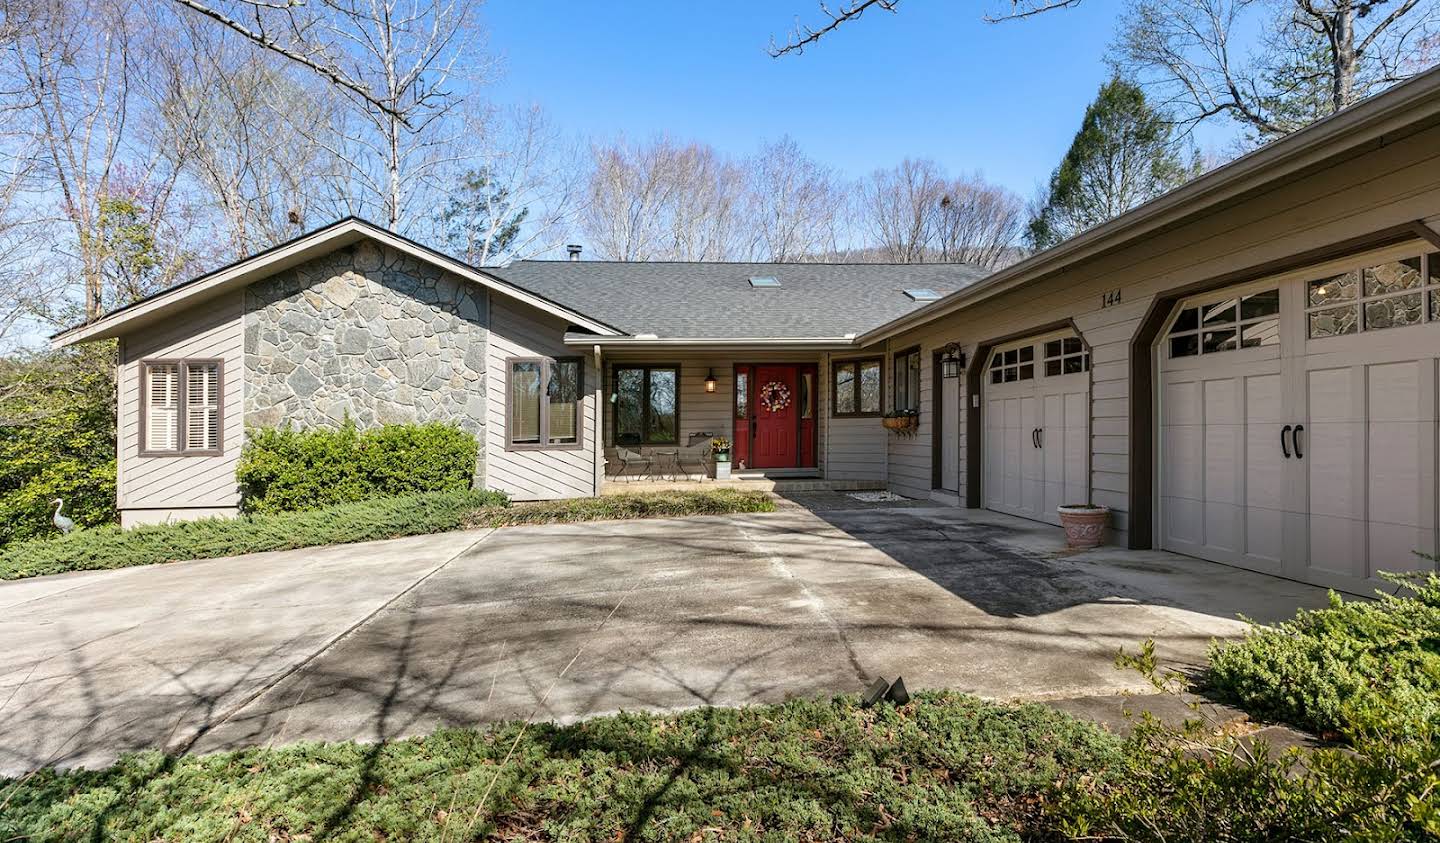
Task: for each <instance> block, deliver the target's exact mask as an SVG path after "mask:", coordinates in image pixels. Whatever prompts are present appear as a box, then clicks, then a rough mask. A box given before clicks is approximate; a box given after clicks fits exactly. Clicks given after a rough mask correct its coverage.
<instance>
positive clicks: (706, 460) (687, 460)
mask: <svg viewBox="0 0 1440 843" xmlns="http://www.w3.org/2000/svg"><path fill="white" fill-rule="evenodd" d="M686 464H689V465H697V466H699V467H700V471H699V474H700V476H701V477H702V478H703V477H709V476H710V441H709V440H708V439H707V440H706V441H704V442H699V443H696V444H694V445H689V446H687V447H684V448H681V449H680V453H679V454H678V455H677V456H676V457H675V465H676V467H677V468H679V469H680V473H681V474H685V473H686V472H685V466H686ZM687 476H688V475H687Z"/></svg>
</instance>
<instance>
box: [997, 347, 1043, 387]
mask: <svg viewBox="0 0 1440 843" xmlns="http://www.w3.org/2000/svg"><path fill="white" fill-rule="evenodd" d="M1034 379H1035V346H1033V345H1022V346H1020V347H1019V348H1010V349H1006V350H1005V351H997V352H995V354H994V355H993V356H991V358H990V382H991V383H992V384H994V383H1014V382H1015V381H1029V380H1034Z"/></svg>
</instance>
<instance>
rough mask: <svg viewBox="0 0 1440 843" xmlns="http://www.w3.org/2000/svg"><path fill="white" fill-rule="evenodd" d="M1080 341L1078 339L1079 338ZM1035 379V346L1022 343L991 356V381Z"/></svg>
mask: <svg viewBox="0 0 1440 843" xmlns="http://www.w3.org/2000/svg"><path fill="white" fill-rule="evenodd" d="M1077 342H1078V340H1077ZM1034 379H1035V346H1033V345H1022V346H1020V347H1019V348H1012V349H1009V350H1008V351H997V352H995V356H994V357H991V358H990V382H991V383H1014V382H1016V381H1028V380H1034Z"/></svg>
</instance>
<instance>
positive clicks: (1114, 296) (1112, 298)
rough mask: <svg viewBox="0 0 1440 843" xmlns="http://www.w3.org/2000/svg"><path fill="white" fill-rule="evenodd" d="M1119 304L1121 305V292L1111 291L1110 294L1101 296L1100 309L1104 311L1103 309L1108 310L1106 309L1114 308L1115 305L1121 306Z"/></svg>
mask: <svg viewBox="0 0 1440 843" xmlns="http://www.w3.org/2000/svg"><path fill="white" fill-rule="evenodd" d="M1119 303H1120V291H1119V290H1111V291H1110V292H1108V293H1104V294H1102V295H1101V296H1100V307H1101V308H1102V309H1103V308H1106V307H1114V306H1115V305H1117V304H1119Z"/></svg>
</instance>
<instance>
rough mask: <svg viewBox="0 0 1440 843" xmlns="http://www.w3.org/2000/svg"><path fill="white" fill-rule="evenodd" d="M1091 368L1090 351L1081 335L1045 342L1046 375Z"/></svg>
mask: <svg viewBox="0 0 1440 843" xmlns="http://www.w3.org/2000/svg"><path fill="white" fill-rule="evenodd" d="M1089 369H1090V353H1089V352H1087V351H1086V350H1085V344H1084V343H1082V342H1080V338H1079V337H1063V338H1061V339H1056V340H1047V341H1046V342H1045V377H1047V378H1053V377H1056V376H1057V375H1073V374H1076V373H1077V372H1086V371H1089Z"/></svg>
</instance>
